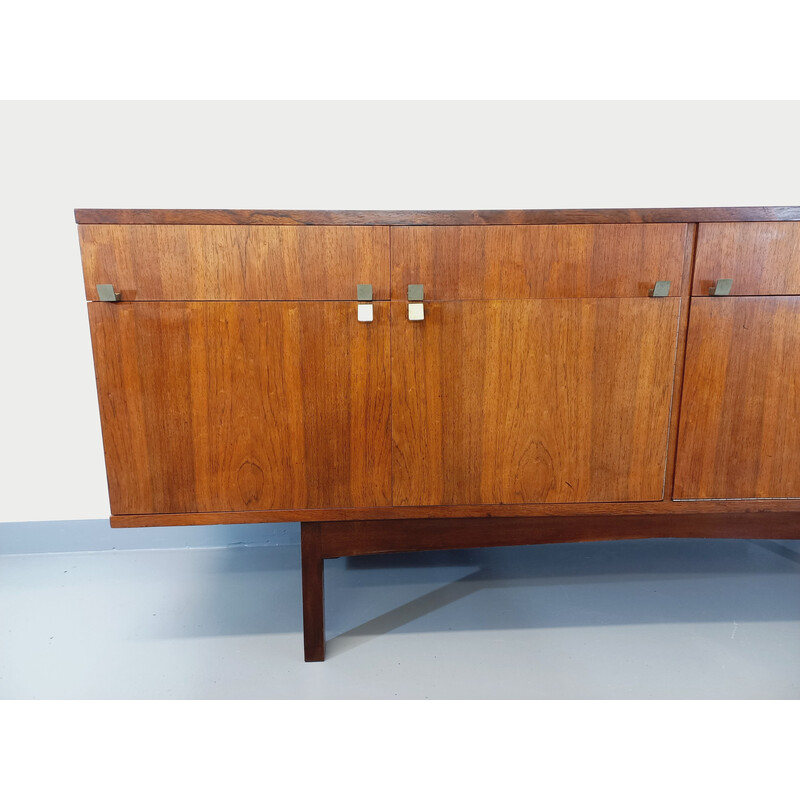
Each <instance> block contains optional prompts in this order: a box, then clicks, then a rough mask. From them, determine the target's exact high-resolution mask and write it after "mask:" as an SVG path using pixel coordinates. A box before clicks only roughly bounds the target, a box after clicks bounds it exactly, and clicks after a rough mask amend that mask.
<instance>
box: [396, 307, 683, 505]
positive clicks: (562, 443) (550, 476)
mask: <svg viewBox="0 0 800 800" xmlns="http://www.w3.org/2000/svg"><path fill="white" fill-rule="evenodd" d="M391 306H392V440H393V453H394V457H393V475H394V479H393V486H394V488H393V498H394V504H395V505H413V506H423V505H451V504H453V505H456V504H472V503H475V504H482V503H536V502H550V503H570V502H573V503H574V502H589V501H596V502H600V501H609V502H612V501H634V500H657V499H660V498H661V497H662V495H663V484H664V469H665V458H666V447H667V430H668V428H667V423H668V417H669V407H670V399H671V390H672V382H673V375H674V364H675V347H676V338H677V323H678V313H679V308H680V300H679V299H678V298H663V299H649V298H648V299H622V300H615V299H605V300H524V301H512V300H509V301H461V302H446V303H426V304H425V320H424V322H409V321H408V320H407V319H406V304H405V303H398V302H392V303H391Z"/></svg>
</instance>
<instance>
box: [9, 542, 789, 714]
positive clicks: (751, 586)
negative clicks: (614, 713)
mask: <svg viewBox="0 0 800 800" xmlns="http://www.w3.org/2000/svg"><path fill="white" fill-rule="evenodd" d="M299 563H300V554H299V548H297V547H296V546H293V545H292V546H289V545H282V546H263V547H229V548H216V549H215V548H207V549H202V548H199V549H181V550H128V551H110V552H96V553H78V554H75V553H72V554H66V555H9V556H1V557H0V698H87V699H88V698H797V697H800V543H798V542H772V541H764V542H751V541H707V540H694V541H693V540H683V541H681V540H671V539H665V540H652V541H631V542H608V543H596V544H576V545H546V546H538V547H528V548H497V549H484V550H459V551H450V552H443V553H427V554H404V555H388V556H367V557H365V556H362V557H360V558H349V559H344V558H343V559H338V560H334V561H328V562H327V565H326V600H327V625H328V660H327V661H326V662H324V663H319V664H306V663H304V662H303V658H302V627H301V619H302V618H301V607H300V570H299Z"/></svg>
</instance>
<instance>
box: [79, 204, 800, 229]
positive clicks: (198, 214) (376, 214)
mask: <svg viewBox="0 0 800 800" xmlns="http://www.w3.org/2000/svg"><path fill="white" fill-rule="evenodd" d="M75 221H76V222H78V223H80V224H93V225H570V224H572V225H580V224H603V223H668V222H775V221H800V206H743V207H728V208H724V207H722V208H595V209H560V210H556V209H531V210H517V211H514V210H495V211H308V210H306V211H242V210H224V209H217V210H213V209H110V208H109V209H105V208H99V209H98V208H77V209H75Z"/></svg>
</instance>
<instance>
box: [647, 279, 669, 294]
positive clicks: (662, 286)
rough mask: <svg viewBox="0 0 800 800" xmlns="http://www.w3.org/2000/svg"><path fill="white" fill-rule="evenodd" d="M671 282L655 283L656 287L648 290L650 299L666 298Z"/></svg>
mask: <svg viewBox="0 0 800 800" xmlns="http://www.w3.org/2000/svg"><path fill="white" fill-rule="evenodd" d="M671 285H672V282H671V281H656V285H655V286H654V287H653V288H652V289H651V290H650V297H668V296H669V287H670V286H671Z"/></svg>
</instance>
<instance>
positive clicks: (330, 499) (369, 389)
mask: <svg viewBox="0 0 800 800" xmlns="http://www.w3.org/2000/svg"><path fill="white" fill-rule="evenodd" d="M373 310H374V316H375V320H374V322H372V323H370V324H365V323H359V322H358V321H357V312H356V303H345V302H325V303H314V302H279V303H275V302H215V303H210V302H137V303H125V302H123V303H90V304H89V319H90V325H91V333H92V340H93V345H94V360H95V370H96V375H97V387H98V395H99V400H100V414H101V419H102V423H103V443H104V448H105V456H106V466H107V472H108V482H109V494H110V499H111V511H112V513H113V514H147V513H177V512H193V511H238V510H254V509H303V508H331V507H373V506H381V505H387V504H388V503H389V502H390V501H391V461H390V459H391V454H390V396H389V395H390V390H389V309H388V303H374V304H373Z"/></svg>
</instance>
